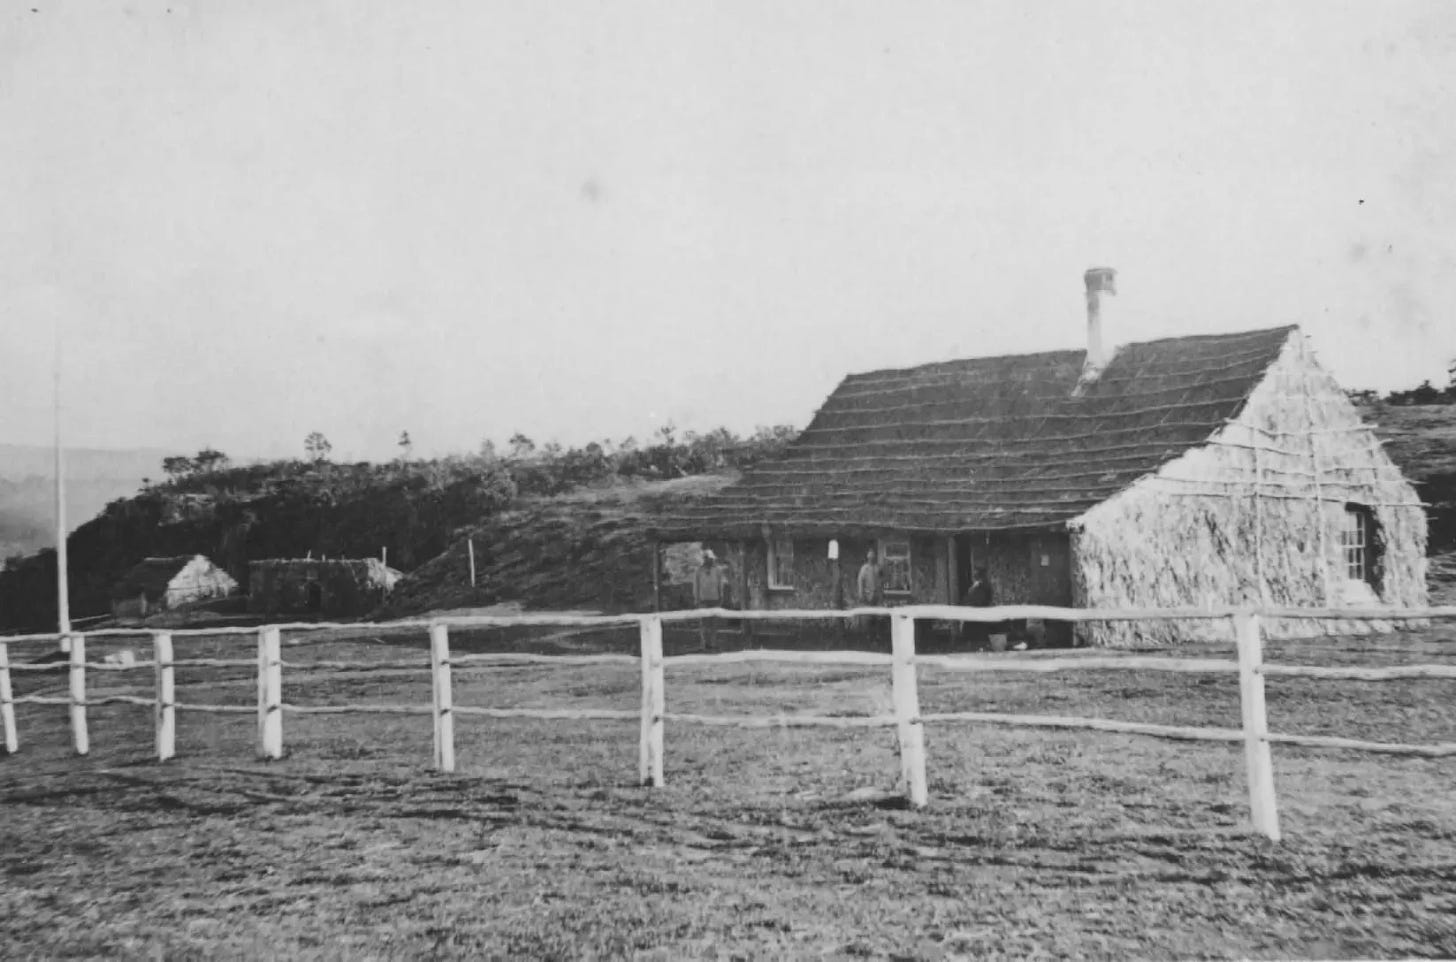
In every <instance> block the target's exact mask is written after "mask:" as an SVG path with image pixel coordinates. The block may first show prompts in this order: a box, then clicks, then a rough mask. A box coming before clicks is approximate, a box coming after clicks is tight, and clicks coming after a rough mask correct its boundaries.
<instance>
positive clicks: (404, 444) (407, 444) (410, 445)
mask: <svg viewBox="0 0 1456 962" xmlns="http://www.w3.org/2000/svg"><path fill="white" fill-rule="evenodd" d="M398 443H399V456H400V459H401V460H403V461H408V460H410V455H411V454H412V453H414V449H415V442H414V441H412V440H411V439H410V436H409V432H408V431H401V432H399V442H398Z"/></svg>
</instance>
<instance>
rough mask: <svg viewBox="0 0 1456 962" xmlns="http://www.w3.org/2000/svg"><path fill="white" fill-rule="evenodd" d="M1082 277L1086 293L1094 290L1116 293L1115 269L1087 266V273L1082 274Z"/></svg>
mask: <svg viewBox="0 0 1456 962" xmlns="http://www.w3.org/2000/svg"><path fill="white" fill-rule="evenodd" d="M1082 279H1083V280H1084V281H1086V282H1087V293H1088V294H1091V293H1093V292H1094V291H1106V292H1107V293H1108V294H1116V293H1117V271H1116V270H1114V269H1113V268H1111V267H1089V268H1087V273H1085V274H1083V275H1082Z"/></svg>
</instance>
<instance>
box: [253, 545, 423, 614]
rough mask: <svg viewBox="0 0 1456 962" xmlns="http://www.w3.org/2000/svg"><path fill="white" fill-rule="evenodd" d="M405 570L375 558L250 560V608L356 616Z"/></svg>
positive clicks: (377, 601)
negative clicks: (394, 567) (398, 569)
mask: <svg viewBox="0 0 1456 962" xmlns="http://www.w3.org/2000/svg"><path fill="white" fill-rule="evenodd" d="M401 577H403V574H402V573H401V572H399V571H396V570H395V569H393V568H391V567H389V566H387V565H386V564H385V563H384V562H383V561H380V560H379V559H378V558H273V559H269V560H265V561H252V562H249V563H248V610H249V611H251V612H254V613H257V614H265V615H269V616H272V615H276V614H279V613H291V614H316V615H335V616H346V617H347V616H356V615H363V614H367V613H368V612H370V611H372V610H373V609H374V608H376V607H378V606H379V605H380V604H381V603H382V602H383V601H384V599H385V598H386V597H388V596H389V592H390V591H391V590H393V589H394V586H395V584H396V583H397V582H398V581H399V579H400V578H401Z"/></svg>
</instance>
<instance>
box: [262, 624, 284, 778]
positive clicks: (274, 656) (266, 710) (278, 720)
mask: <svg viewBox="0 0 1456 962" xmlns="http://www.w3.org/2000/svg"><path fill="white" fill-rule="evenodd" d="M279 635H280V632H279V630H278V629H277V628H263V629H261V630H260V631H259V632H258V754H260V755H261V756H262V757H264V758H282V757H283V665H282V659H283V656H282V654H281V653H280V651H279V644H280V641H279Z"/></svg>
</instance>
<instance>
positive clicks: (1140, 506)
mask: <svg viewBox="0 0 1456 962" xmlns="http://www.w3.org/2000/svg"><path fill="white" fill-rule="evenodd" d="M1347 504H1355V505H1362V506H1364V507H1366V508H1368V509H1369V510H1370V512H1371V513H1372V515H1373V517H1374V518H1375V521H1376V529H1377V534H1378V537H1377V538H1376V545H1377V548H1378V555H1379V557H1380V564H1379V565H1378V567H1377V571H1376V577H1375V578H1374V579H1373V580H1374V581H1375V584H1373V585H1369V584H1366V583H1365V582H1359V581H1351V580H1349V579H1348V578H1347V577H1346V574H1345V570H1346V569H1345V557H1344V549H1343V548H1342V546H1341V543H1340V530H1341V527H1342V524H1343V521H1344V516H1345V512H1346V505H1347ZM1074 529H1075V530H1074V535H1073V536H1074V557H1075V563H1074V568H1073V577H1074V595H1075V598H1076V604H1077V605H1078V606H1083V607H1098V608H1101V607H1106V608H1117V607H1130V606H1131V607H1144V606H1165V605H1166V606H1172V605H1187V604H1207V605H1223V604H1259V603H1271V604H1275V605H1335V606H1338V605H1352V606H1361V607H1371V606H1376V605H1390V606H1396V607H1404V606H1417V605H1423V604H1425V602H1426V558H1425V548H1426V522H1425V514H1424V512H1423V510H1422V508H1421V505H1420V503H1419V501H1418V499H1417V497H1416V493H1415V490H1414V489H1413V488H1412V487H1411V485H1410V483H1409V482H1408V481H1407V480H1406V479H1405V478H1404V476H1403V475H1402V474H1401V472H1400V470H1399V469H1398V468H1397V467H1396V466H1395V464H1394V463H1393V462H1392V461H1391V460H1390V459H1389V458H1388V457H1387V456H1386V454H1385V452H1384V451H1383V450H1382V449H1381V447H1380V444H1379V442H1378V441H1377V440H1376V438H1375V435H1374V433H1373V431H1372V430H1371V429H1370V428H1369V427H1368V426H1366V425H1364V424H1363V423H1362V422H1361V421H1360V418H1359V415H1358V413H1357V412H1356V410H1355V409H1354V408H1353V406H1352V405H1351V404H1350V403H1349V401H1348V400H1347V399H1346V397H1345V395H1344V392H1343V391H1341V390H1340V388H1339V386H1338V385H1337V384H1336V383H1335V382H1334V380H1333V379H1332V378H1331V377H1330V376H1329V375H1328V374H1327V373H1325V372H1324V371H1323V370H1322V369H1320V368H1319V367H1318V365H1317V364H1316V363H1315V362H1314V359H1313V357H1312V355H1311V354H1310V352H1309V349H1308V347H1307V345H1306V344H1305V342H1304V339H1303V338H1301V337H1293V338H1290V339H1289V340H1288V343H1287V344H1286V346H1285V348H1284V350H1283V351H1282V353H1281V355H1280V357H1279V359H1278V361H1277V362H1276V363H1275V364H1274V365H1273V366H1272V367H1271V368H1270V369H1269V372H1268V376H1267V377H1266V378H1265V379H1264V380H1263V381H1262V383H1260V384H1259V386H1258V387H1257V388H1256V389H1255V390H1254V392H1253V393H1252V394H1251V395H1250V397H1249V400H1248V404H1247V405H1246V406H1245V408H1244V410H1243V411H1242V412H1241V413H1240V415H1239V417H1238V418H1237V420H1236V421H1235V422H1234V423H1232V424H1230V425H1228V426H1227V427H1226V428H1224V429H1223V430H1222V431H1219V432H1218V433H1217V434H1216V435H1215V436H1214V437H1213V438H1211V439H1210V441H1209V443H1208V445H1207V446H1205V447H1202V448H1200V449H1198V450H1195V451H1191V452H1189V453H1188V454H1187V455H1185V456H1184V457H1182V458H1179V459H1178V460H1176V461H1174V462H1172V463H1170V464H1167V465H1165V466H1164V468H1163V469H1162V470H1160V471H1159V472H1158V473H1157V474H1156V475H1155V476H1153V477H1150V478H1147V479H1145V480H1143V481H1141V482H1139V483H1138V484H1136V485H1134V486H1133V487H1132V488H1130V489H1129V490H1127V491H1125V492H1123V493H1122V494H1121V495H1119V496H1117V497H1115V498H1112V499H1111V500H1109V501H1108V502H1107V503H1105V504H1103V505H1101V506H1099V507H1097V508H1095V509H1094V510H1092V511H1090V512H1088V514H1087V515H1086V516H1085V517H1084V518H1083V519H1081V520H1080V521H1079V522H1078V523H1076V524H1075V525H1074ZM1375 554H1376V552H1372V555H1371V557H1372V558H1373V557H1374V556H1375ZM1390 627H1391V625H1390V623H1389V622H1377V623H1345V622H1341V623H1325V624H1319V623H1306V622H1295V621H1284V622H1277V623H1274V624H1271V625H1270V626H1269V632H1270V633H1271V634H1273V635H1275V636H1295V635H1312V634H1321V633H1327V632H1335V633H1351V632H1358V631H1365V630H1372V629H1385V630H1388V629H1389V628H1390ZM1209 632H1213V633H1215V634H1218V633H1222V634H1224V635H1227V633H1228V629H1227V626H1226V625H1218V624H1213V625H1199V624H1196V623H1186V624H1185V623H1161V624H1153V623H1141V624H1135V623H1130V622H1119V623H1110V624H1106V625H1098V626H1090V627H1089V628H1088V631H1087V634H1088V636H1089V640H1091V641H1093V642H1094V643H1096V644H1104V645H1140V644H1149V643H1154V644H1158V643H1169V642H1175V641H1182V640H1188V639H1191V638H1198V637H1201V636H1207V634H1208V633H1209Z"/></svg>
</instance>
